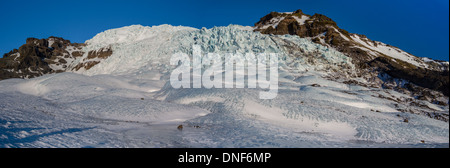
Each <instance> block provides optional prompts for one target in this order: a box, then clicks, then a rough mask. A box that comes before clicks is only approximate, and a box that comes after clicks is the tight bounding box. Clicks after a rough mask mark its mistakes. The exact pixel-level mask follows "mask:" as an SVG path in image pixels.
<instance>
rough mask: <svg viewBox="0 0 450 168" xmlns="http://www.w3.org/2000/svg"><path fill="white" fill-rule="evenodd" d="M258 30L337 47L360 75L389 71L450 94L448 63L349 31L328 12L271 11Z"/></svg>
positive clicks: (420, 84)
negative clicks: (324, 13)
mask: <svg viewBox="0 0 450 168" xmlns="http://www.w3.org/2000/svg"><path fill="white" fill-rule="evenodd" d="M254 30H255V31H259V32H261V33H262V34H273V35H285V34H289V35H297V36H299V37H301V38H307V39H311V40H312V41H313V42H315V43H318V44H321V45H323V46H327V47H332V48H335V49H336V50H338V51H340V52H342V53H344V54H345V55H347V56H348V57H351V58H352V61H353V63H354V64H355V65H356V66H357V67H358V72H356V73H358V74H359V76H367V74H371V75H369V76H372V77H373V76H379V75H380V74H387V75H389V76H391V77H392V78H398V79H405V80H408V81H410V82H411V83H413V84H415V85H418V86H420V87H423V88H428V89H432V90H437V91H440V92H442V93H443V94H445V95H447V96H448V95H449V90H448V89H447V88H448V87H449V77H448V71H449V64H448V62H443V61H435V60H431V59H427V58H419V57H416V56H414V55H412V54H410V53H408V52H405V51H403V50H401V49H399V48H397V47H394V46H391V45H388V44H384V43H382V42H378V41H373V40H370V39H369V38H367V37H366V36H365V35H359V34H353V33H349V32H348V31H346V30H344V29H341V28H339V27H338V24H337V23H336V22H335V21H333V20H332V19H331V18H329V17H327V16H325V15H322V14H317V13H316V14H314V15H312V16H311V15H307V14H304V13H303V12H302V11H301V10H296V11H295V12H284V13H279V12H271V13H269V14H267V15H266V16H264V17H262V18H261V19H260V20H259V21H258V22H257V23H256V24H255V26H254ZM424 74H426V75H424Z"/></svg>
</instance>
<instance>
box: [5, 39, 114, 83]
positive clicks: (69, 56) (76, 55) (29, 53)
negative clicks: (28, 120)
mask: <svg viewBox="0 0 450 168" xmlns="http://www.w3.org/2000/svg"><path fill="white" fill-rule="evenodd" d="M85 47H86V44H84V43H71V42H70V41H69V40H65V39H63V38H60V37H53V36H51V37H49V38H47V39H36V38H28V39H27V40H26V43H25V44H24V45H22V46H21V47H19V49H14V50H12V51H10V52H9V53H6V54H4V55H3V58H0V80H3V79H9V78H33V77H38V76H41V75H44V74H51V73H59V72H66V71H77V70H80V69H81V68H84V69H85V70H88V69H90V68H92V67H93V66H95V65H97V64H98V63H100V61H101V60H102V59H106V58H108V57H109V56H111V55H112V52H113V51H112V49H111V47H106V48H101V49H99V50H92V51H87V52H86V51H85V50H86V48H85Z"/></svg>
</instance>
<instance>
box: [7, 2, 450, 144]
mask: <svg viewBox="0 0 450 168" xmlns="http://www.w3.org/2000/svg"><path fill="white" fill-rule="evenodd" d="M330 25H331V26H330ZM193 45H198V46H200V48H201V51H202V52H203V53H218V54H221V53H222V54H225V53H277V54H278V55H279V57H278V59H279V60H278V67H279V70H278V74H279V80H278V81H279V82H278V95H277V97H276V98H275V99H271V100H262V99H258V94H259V92H260V91H261V90H263V89H251V88H242V89H237V88H228V89H219V88H213V89H206V88H196V89H191V88H183V89H174V88H173V87H172V86H171V85H170V81H169V78H170V75H171V72H172V71H173V70H174V69H175V68H176V66H174V65H171V64H170V58H171V56H172V55H173V54H175V53H178V52H181V53H186V54H188V55H192V54H193V52H194V51H193ZM0 67H1V73H0V74H1V75H0V76H1V79H7V78H16V79H7V80H2V81H0V109H1V110H0V114H1V115H0V126H1V127H0V146H1V147H448V143H449V142H448V138H449V130H448V128H449V125H448V115H449V112H448V111H449V105H448V102H449V99H448V90H447V93H445V90H442V89H440V88H442V87H440V86H430V87H428V85H427V84H428V83H429V82H430V81H433V80H435V81H438V82H439V81H444V80H443V79H442V77H443V78H445V77H446V78H447V83H446V84H445V83H442V82H441V84H440V85H444V86H448V62H442V61H434V60H431V59H427V58H418V57H415V56H413V55H411V54H408V53H407V52H404V51H402V50H400V49H398V48H395V47H392V46H389V45H387V44H384V43H381V42H375V41H371V40H369V39H368V38H367V37H365V36H363V35H356V34H351V33H348V32H346V31H345V30H342V29H340V28H338V27H337V25H336V24H335V23H334V22H332V20H331V19H329V18H327V17H325V16H323V15H319V14H316V15H313V16H310V15H306V14H303V13H302V12H301V11H296V12H292V13H276V12H273V13H271V14H269V15H267V16H265V17H263V18H261V20H260V21H259V22H258V23H256V24H255V27H246V26H240V25H229V26H226V27H214V28H211V29H206V28H202V29H196V28H191V27H183V26H171V25H159V26H152V27H148V26H141V25H132V26H127V27H122V28H118V29H111V30H107V31H104V32H101V33H99V34H97V35H96V36H95V37H93V38H92V39H90V40H87V41H86V42H85V43H84V44H74V43H70V41H68V40H64V39H62V38H57V37H50V38H48V39H40V40H39V39H32V38H30V39H28V40H27V43H26V44H25V45H23V46H22V47H20V48H19V49H18V50H13V51H11V52H10V53H7V54H5V55H4V58H2V59H0ZM236 69H238V67H236ZM406 70H407V71H408V72H410V71H413V72H416V71H417V72H416V73H422V72H428V73H429V74H432V75H435V76H432V77H429V76H423V78H430V81H426V82H428V83H426V82H425V83H420V82H418V81H415V80H414V79H411V78H413V77H414V75H416V73H410V74H403V72H404V71H406ZM446 72H447V74H446V76H445V75H441V74H444V73H446ZM32 77H34V78H32ZM17 78H26V79H17ZM28 78H30V79H28ZM435 83H436V82H435ZM436 85H437V84H436ZM179 125H183V128H182V129H177V126H179Z"/></svg>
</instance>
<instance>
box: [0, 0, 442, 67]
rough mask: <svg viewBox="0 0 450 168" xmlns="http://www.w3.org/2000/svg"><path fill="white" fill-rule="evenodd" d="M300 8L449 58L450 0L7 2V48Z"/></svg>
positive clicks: (0, 49) (1, 36)
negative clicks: (29, 40)
mask: <svg viewBox="0 0 450 168" xmlns="http://www.w3.org/2000/svg"><path fill="white" fill-rule="evenodd" d="M296 9H302V10H303V12H304V13H306V14H310V15H313V14H314V13H320V14H324V15H326V16H328V17H330V18H332V19H333V20H334V21H336V22H337V23H338V26H339V27H341V28H343V29H346V30H347V31H349V32H351V33H358V34H365V35H367V36H368V37H369V38H370V39H372V40H377V41H382V42H384V43H387V44H390V45H393V46H397V47H399V48H401V49H403V50H405V51H407V52H410V53H412V54H414V55H416V56H420V57H430V58H433V59H439V60H446V61H448V60H449V1H448V0H362V1H356V0H355V1H350V0H345V1H339V0H306V1H303V0H270V1H268V0H258V1H239V0H237V1H236V0H222V1H220V0H219V1H215V0H209V1H208V0H202V1H188V0H165V1H164V0H163V1H148V0H147V1H138V0H126V1H117V0H101V1H100V0H74V1H65V0H64V1H60V0H58V1H56V0H39V1H36V0H33V1H31V0H30V1H28V0H22V1H15V0H14V1H12V0H0V12H1V14H0V23H1V25H0V53H1V54H2V55H3V53H6V52H9V51H10V50H12V49H14V48H18V47H19V46H20V45H22V44H24V43H25V40H26V38H27V37H36V38H47V37H49V36H52V35H53V36H59V37H63V38H65V39H69V40H71V41H72V42H80V43H83V42H84V41H85V40H88V39H90V38H92V37H93V36H95V35H96V34H97V33H100V32H102V31H104V30H107V29H111V28H119V27H123V26H128V25H132V24H141V25H144V26H152V25H160V24H171V25H176V26H177V25H183V26H191V27H196V28H201V27H207V28H211V27H213V26H227V25H229V24H240V25H249V26H253V24H254V23H256V22H257V21H259V19H260V18H261V17H263V16H264V15H266V14H268V13H269V12H271V11H278V12H290V11H295V10H296ZM0 56H1V55H0Z"/></svg>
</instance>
